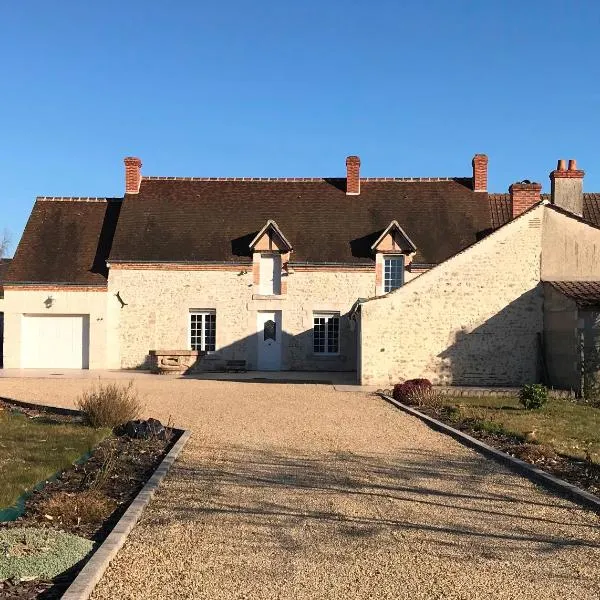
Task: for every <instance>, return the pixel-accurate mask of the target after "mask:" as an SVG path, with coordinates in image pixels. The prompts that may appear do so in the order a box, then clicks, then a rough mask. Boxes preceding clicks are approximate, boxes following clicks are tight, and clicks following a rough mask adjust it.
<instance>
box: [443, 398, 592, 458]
mask: <svg viewBox="0 0 600 600" xmlns="http://www.w3.org/2000/svg"><path fill="white" fill-rule="evenodd" d="M443 402H444V404H445V405H447V406H453V407H456V408H457V409H458V413H459V415H458V416H460V417H461V418H474V419H480V420H482V421H484V422H486V423H487V424H491V427H492V428H494V426H499V427H501V428H502V429H503V430H505V431H507V432H509V433H513V434H516V435H517V436H524V435H525V434H527V433H529V432H531V431H535V437H536V440H537V441H538V442H540V443H543V444H549V445H551V446H552V447H553V448H554V449H555V450H556V451H557V452H559V453H560V454H565V455H567V456H573V457H576V458H585V456H586V450H589V452H590V455H591V457H592V460H593V461H594V462H596V463H600V409H598V408H593V407H592V406H589V405H585V404H579V403H576V402H571V401H569V400H564V399H550V400H548V403H547V404H546V406H544V407H543V408H541V409H539V410H525V409H524V408H523V407H522V406H521V405H520V404H519V400H518V399H517V398H501V397H496V396H483V397H472V398H471V397H467V396H464V397H459V398H457V397H450V396H448V397H444V398H443Z"/></svg>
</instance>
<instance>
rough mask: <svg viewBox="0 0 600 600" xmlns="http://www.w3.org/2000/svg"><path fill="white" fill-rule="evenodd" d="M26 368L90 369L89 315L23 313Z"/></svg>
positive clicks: (23, 343) (23, 360)
mask: <svg viewBox="0 0 600 600" xmlns="http://www.w3.org/2000/svg"><path fill="white" fill-rule="evenodd" d="M21 344H22V345H21V348H22V353H21V365H22V366H23V368H25V369H87V368H88V367H89V347H90V336H89V315H51V316H50V315H23V329H22V337H21Z"/></svg>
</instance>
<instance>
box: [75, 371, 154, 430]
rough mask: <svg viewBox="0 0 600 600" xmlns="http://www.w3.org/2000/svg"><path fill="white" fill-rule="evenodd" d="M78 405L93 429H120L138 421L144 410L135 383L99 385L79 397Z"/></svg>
mask: <svg viewBox="0 0 600 600" xmlns="http://www.w3.org/2000/svg"><path fill="white" fill-rule="evenodd" d="M76 405H77V408H78V409H79V410H80V411H81V412H82V413H83V416H84V419H85V421H86V423H87V424H88V425H91V426H92V427H111V428H114V427H118V426H119V425H123V423H127V421H133V420H135V419H138V418H139V416H140V414H141V413H142V409H143V406H142V403H141V402H140V400H139V398H138V393H137V390H136V389H135V387H134V385H133V381H130V382H129V383H128V384H127V385H119V384H117V383H105V384H103V383H99V384H97V385H95V386H94V387H93V388H92V389H91V390H89V391H87V392H84V393H83V394H82V395H81V396H79V398H77V401H76Z"/></svg>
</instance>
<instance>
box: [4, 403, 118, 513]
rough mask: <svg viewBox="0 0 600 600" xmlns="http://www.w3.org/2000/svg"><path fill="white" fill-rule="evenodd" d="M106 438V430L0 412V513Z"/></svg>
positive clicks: (107, 431) (107, 433) (10, 412)
mask: <svg viewBox="0 0 600 600" xmlns="http://www.w3.org/2000/svg"><path fill="white" fill-rule="evenodd" d="M109 434H110V430H108V429H92V428H91V427H86V426H84V425H79V424H71V423H57V422H52V421H51V420H48V419H45V418H42V417H40V418H30V417H28V416H25V415H23V414H20V413H16V412H12V411H8V410H2V409H1V408H0V481H1V482H2V485H0V509H2V508H6V507H9V506H12V505H13V504H15V502H16V501H17V499H18V498H19V496H21V494H23V492H25V491H28V490H30V489H31V488H32V487H34V486H35V484H36V483H39V482H40V481H43V480H45V479H47V478H48V477H50V476H51V475H53V474H54V473H56V472H57V471H61V470H63V469H65V468H67V467H68V466H70V465H71V464H72V463H73V462H74V461H75V460H76V459H78V458H79V457H80V456H82V455H83V454H85V453H86V452H88V451H89V450H90V449H91V448H93V447H94V446H95V445H96V444H97V443H98V442H99V441H100V440H102V439H104V438H105V437H107V436H108V435H109Z"/></svg>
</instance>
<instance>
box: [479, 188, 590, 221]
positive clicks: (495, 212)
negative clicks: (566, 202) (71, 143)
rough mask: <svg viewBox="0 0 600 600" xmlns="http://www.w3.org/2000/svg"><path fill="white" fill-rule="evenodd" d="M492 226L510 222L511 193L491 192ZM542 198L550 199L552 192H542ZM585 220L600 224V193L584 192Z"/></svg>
mask: <svg viewBox="0 0 600 600" xmlns="http://www.w3.org/2000/svg"><path fill="white" fill-rule="evenodd" d="M489 198H490V212H491V218H492V224H493V225H492V226H493V227H494V229H496V228H498V227H501V226H502V225H504V224H505V223H508V221H510V218H511V207H510V194H489ZM541 199H542V200H547V201H548V202H549V201H550V194H541ZM583 220H584V221H588V222H590V223H592V225H596V226H597V227H599V226H600V194H597V193H593V192H585V193H584V194H583Z"/></svg>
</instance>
